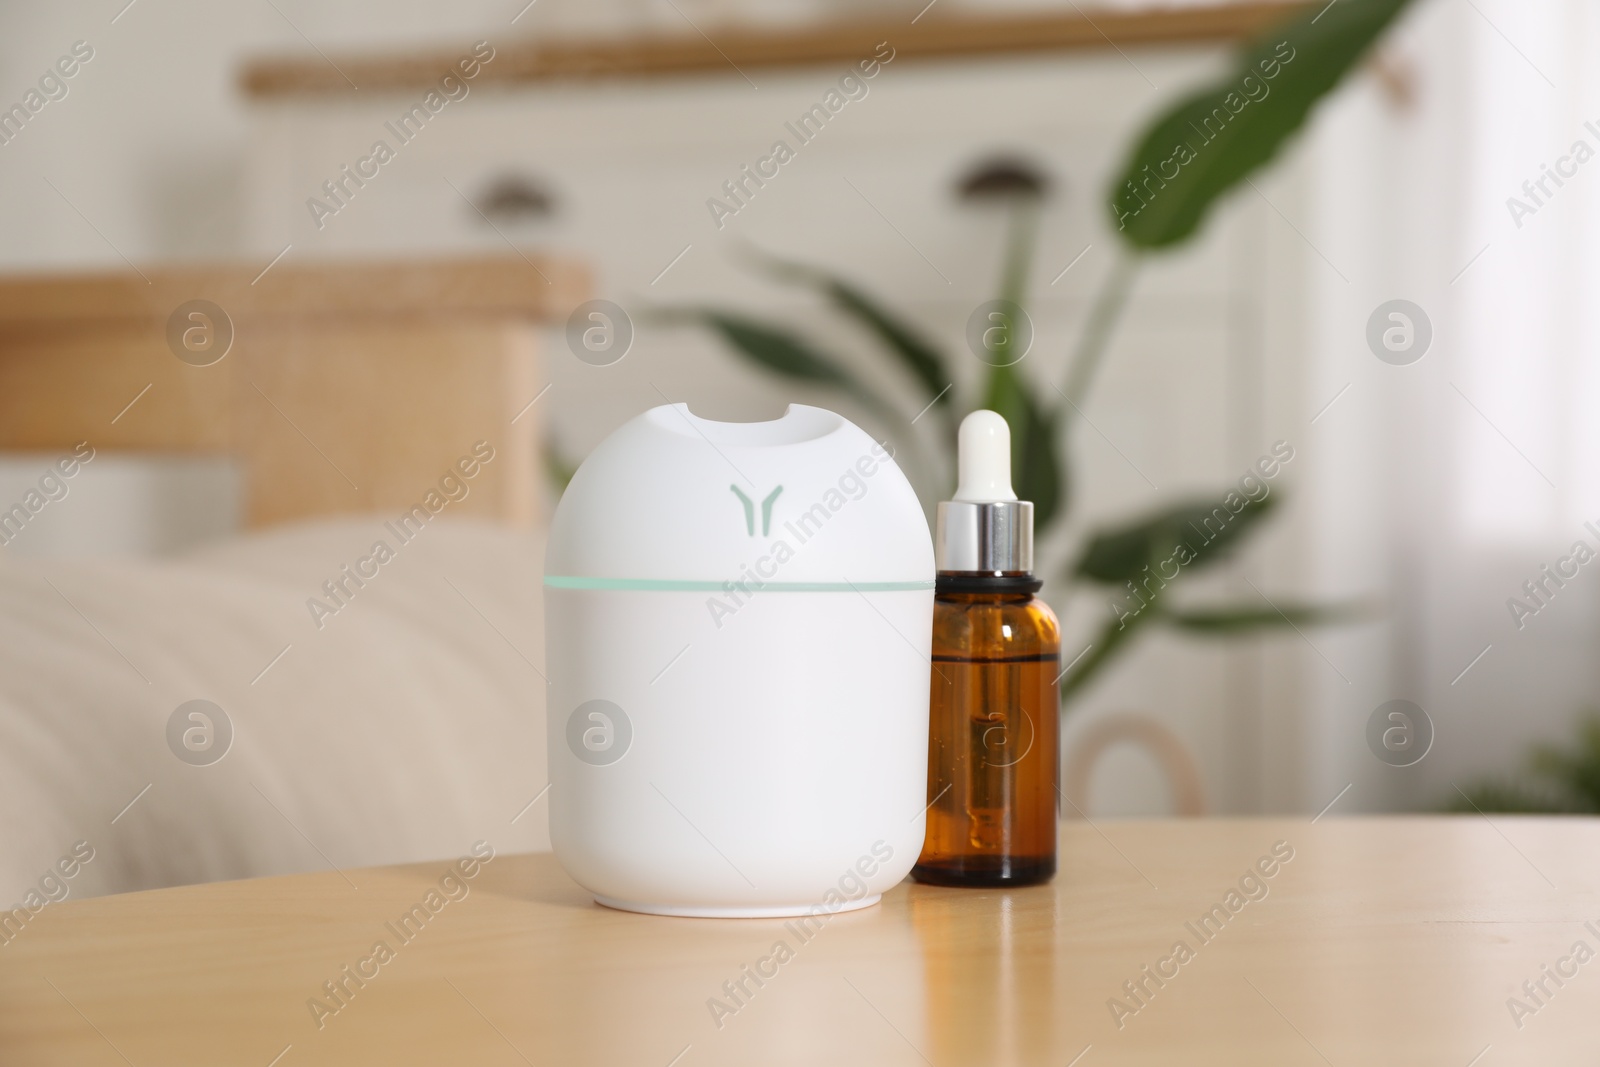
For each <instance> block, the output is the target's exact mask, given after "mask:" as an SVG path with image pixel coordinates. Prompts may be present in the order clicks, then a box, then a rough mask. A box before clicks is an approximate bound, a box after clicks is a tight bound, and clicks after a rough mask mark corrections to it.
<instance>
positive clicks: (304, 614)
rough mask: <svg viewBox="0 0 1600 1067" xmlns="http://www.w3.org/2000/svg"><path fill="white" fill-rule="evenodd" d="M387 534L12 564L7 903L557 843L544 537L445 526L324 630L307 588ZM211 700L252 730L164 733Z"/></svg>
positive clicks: (292, 535)
mask: <svg viewBox="0 0 1600 1067" xmlns="http://www.w3.org/2000/svg"><path fill="white" fill-rule="evenodd" d="M380 537H384V538H385V539H386V540H388V541H390V542H391V544H393V543H394V542H395V538H394V537H393V536H392V535H387V533H386V531H385V530H384V528H383V526H382V522H381V520H379V519H359V520H344V521H338V522H325V523H317V524H311V525H305V526H298V527H291V528H286V529H282V530H278V531H274V532H271V533H267V534H263V535H257V536H253V537H249V538H244V539H240V540H237V541H233V542H229V543H227V544H224V545H221V546H219V547H216V548H213V549H209V550H206V551H203V552H200V553H197V554H194V555H190V556H187V557H183V558H180V559H177V560H172V561H159V562H148V561H144V562H138V563H124V562H118V563H99V562H97V563H84V562H71V563H67V562H49V563H23V562H19V561H16V560H15V559H14V558H13V559H10V560H8V559H6V558H5V557H4V556H3V555H0V811H3V812H4V815H5V826H4V830H3V832H0V909H3V908H6V907H9V906H10V905H11V904H12V903H13V902H19V901H23V900H24V899H25V896H26V894H27V893H28V892H29V891H30V888H34V889H38V888H39V887H40V885H41V881H42V880H43V889H42V890H40V892H41V895H46V894H49V895H59V894H60V893H61V891H62V888H64V889H65V890H66V891H67V892H69V893H70V895H71V896H72V897H79V896H85V895H91V894H95V893H107V892H124V891H128V890H134V889H146V888H152V887H157V886H169V885H179V884H184V883H190V882H201V881H212V880H217V879H226V878H245V877H254V876H258V875H267V874H280V873H287V872H295V871H307V870H315V869H326V868H328V867H330V866H336V867H339V868H349V867H357V866H362V865H368V864H379V863H397V862H406V861H416V860H424V859H432V858H445V857H451V856H458V855H461V854H463V853H464V852H466V851H467V850H468V848H469V846H470V845H471V843H472V842H473V841H475V840H478V839H480V838H481V839H484V840H487V841H489V842H490V843H491V844H493V845H494V846H495V848H496V849H498V850H513V851H515V850H532V849H547V848H548V847H549V833H548V829H547V823H546V818H545V807H546V804H545V800H543V799H541V800H540V801H539V802H538V803H536V804H534V805H532V807H529V808H527V809H526V811H525V812H524V811H523V809H524V807H525V806H526V805H527V804H528V802H529V801H530V800H532V799H533V798H534V797H535V796H536V795H537V794H538V793H539V792H540V790H541V789H543V788H544V784H545V780H546V779H545V753H544V681H543V679H542V677H541V675H540V672H541V671H543V669H544V647H543V645H544V642H543V622H542V617H541V607H540V600H539V581H540V566H541V559H542V553H543V548H542V545H541V544H540V543H539V541H538V540H537V539H535V538H534V537H532V536H530V535H524V534H516V533H511V532H507V531H505V530H503V529H500V528H496V527H490V526H487V525H480V524H476V523H470V522H464V521H458V522H454V523H451V522H448V521H439V522H436V523H433V524H430V526H429V527H428V528H427V529H426V530H424V531H423V532H422V533H421V534H419V535H418V536H417V537H416V539H415V540H414V541H412V542H410V543H409V544H405V545H403V546H401V547H399V548H398V551H397V553H396V557H395V558H394V559H393V560H392V561H391V562H388V563H385V564H384V565H383V566H382V567H381V568H379V569H378V573H377V575H376V576H375V577H373V578H371V579H370V580H367V582H366V584H365V586H364V587H362V588H359V589H356V590H355V592H354V595H353V596H352V597H350V598H349V602H348V605H347V606H345V607H343V608H341V610H339V612H338V613H337V614H336V615H332V616H327V617H324V618H323V619H322V626H321V628H320V629H319V628H318V626H317V623H316V621H314V619H313V616H312V613H311V611H310V610H309V609H308V607H307V603H306V602H307V600H308V598H311V597H313V596H320V597H321V598H322V600H323V602H324V603H329V601H328V598H327V597H326V595H325V594H324V593H323V591H322V585H323V583H324V582H325V581H327V580H329V579H332V578H336V577H338V576H339V573H340V569H341V568H342V567H343V566H344V565H346V564H353V563H354V562H355V561H356V560H357V559H358V558H359V557H362V556H365V555H367V553H368V552H369V550H370V549H371V547H372V544H373V542H374V541H375V540H377V539H378V538H380ZM367 569H368V570H370V569H371V567H370V566H369V567H368V568H367ZM346 587H347V588H351V589H354V588H355V587H354V585H353V584H352V583H349V582H348V581H347V582H346ZM285 646H288V651H287V652H286V653H284V654H283V656H282V658H281V659H278V660H277V661H276V662H275V663H274V662H273V660H274V657H276V656H278V655H279V653H280V651H282V650H283V649H284V648H285ZM269 663H270V664H272V665H271V666H270V668H269V667H268V664H269ZM263 670H265V673H262V672H263ZM194 699H204V700H210V701H213V702H215V703H216V704H217V705H219V706H220V707H221V708H222V709H223V710H224V711H225V712H226V713H227V715H228V717H229V719H230V720H231V722H232V724H233V727H234V738H233V742H232V746H231V748H230V750H229V751H228V753H227V755H226V756H225V757H223V758H222V759H221V760H220V761H218V762H216V763H213V764H211V765H209V766H192V765H190V764H187V763H185V762H183V761H181V760H180V759H178V758H177V756H175V755H174V754H173V752H172V751H171V750H170V749H169V747H168V743H167V723H168V719H169V717H170V716H171V715H172V713H173V711H174V709H175V708H177V706H178V705H179V704H182V703H184V702H185V701H189V700H194ZM147 785H148V786H149V788H148V790H146V789H145V787H146V786H147ZM141 792H142V795H141ZM135 797H137V798H138V799H137V800H135V799H134V798H135ZM130 801H132V802H133V803H132V806H131V807H128V806H127V805H129V802H130ZM124 808H126V810H124ZM519 812H522V814H521V815H520V817H519ZM119 813H120V814H119ZM513 818H515V819H516V821H515V822H514V823H513V821H512V820H513ZM113 820H115V822H113ZM80 841H86V842H88V847H89V848H92V850H93V859H92V860H90V861H88V862H87V863H78V862H75V861H73V859H72V851H73V848H74V845H75V844H76V843H78V842H80ZM82 852H83V850H82V848H81V847H80V849H79V858H81V856H82ZM63 859H65V860H66V862H65V863H61V864H60V866H58V863H60V861H62V860H63ZM68 868H75V869H74V874H73V876H72V877H71V878H70V879H68V878H64V877H63V876H62V874H61V872H62V871H65V870H67V869H68ZM51 872H55V874H54V877H53V878H46V877H45V876H47V875H50V874H51ZM58 886H59V887H61V888H58ZM36 899H37V898H36Z"/></svg>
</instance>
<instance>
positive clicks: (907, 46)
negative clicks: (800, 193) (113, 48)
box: [242, 0, 1307, 99]
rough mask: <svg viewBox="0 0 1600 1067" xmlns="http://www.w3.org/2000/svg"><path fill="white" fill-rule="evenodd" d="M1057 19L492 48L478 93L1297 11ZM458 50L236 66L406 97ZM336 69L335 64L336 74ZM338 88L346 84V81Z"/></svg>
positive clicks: (1051, 44) (286, 85)
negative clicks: (882, 46)
mask: <svg viewBox="0 0 1600 1067" xmlns="http://www.w3.org/2000/svg"><path fill="white" fill-rule="evenodd" d="M1072 6H1073V10H1072V11H1071V12H1068V13H1063V14H1057V13H1050V14H1022V15H1004V16H970V15H950V16H941V15H940V14H939V13H938V12H937V9H935V11H934V12H933V13H930V14H928V16H927V17H926V18H919V19H918V20H917V21H916V22H914V23H913V22H912V21H911V16H910V14H908V15H907V16H906V17H905V18H901V19H894V20H892V21H890V20H878V21H865V20H849V21H844V20H840V21H833V22H828V23H819V24H816V25H811V26H795V27H785V28H772V29H755V28H750V27H734V26H722V27H718V26H708V27H704V28H705V29H706V31H707V35H705V36H702V35H701V34H699V33H697V32H692V31H690V30H689V29H688V28H687V26H686V28H685V32H684V33H682V34H671V35H668V34H661V33H657V34H650V35H638V36H632V37H606V38H595V39H591V40H569V41H548V42H547V41H538V40H532V39H526V38H525V39H521V40H512V41H500V40H496V41H493V42H492V43H493V44H494V47H495V49H496V55H495V58H494V61H493V62H491V63H489V64H488V65H487V66H484V67H483V68H482V71H481V73H480V74H479V75H478V77H477V79H476V80H477V83H478V84H486V83H493V84H499V85H502V86H510V85H517V84H524V83H529V82H538V81H546V80H553V79H568V80H582V79H615V78H645V77H658V76H663V75H674V74H714V73H727V74H733V73H735V72H736V71H737V72H746V71H752V70H761V69H764V68H773V67H802V66H814V65H818V64H826V63H836V62H854V61H856V60H859V59H861V58H863V57H865V56H868V55H871V54H872V51H873V48H874V47H875V46H876V44H877V43H878V42H879V41H887V42H889V44H890V45H891V46H892V47H893V48H894V49H895V59H896V61H903V60H905V59H923V60H926V59H952V58H975V57H982V56H992V55H1002V54H1020V53H1029V52H1059V51H1069V50H1073V49H1100V48H1111V47H1118V48H1121V47H1132V46H1136V45H1160V44H1191V43H1206V42H1228V41H1236V40H1241V39H1243V38H1246V37H1249V36H1251V35H1252V34H1255V33H1257V32H1259V31H1260V30H1262V29H1264V28H1265V27H1266V26H1268V25H1269V24H1271V23H1272V22H1273V21H1275V20H1278V19H1282V18H1285V17H1287V16H1288V15H1289V14H1290V13H1291V12H1293V11H1296V10H1298V9H1300V8H1302V7H1304V6H1307V5H1305V4H1302V3H1298V2H1294V3H1291V2H1285V0H1258V2H1254V3H1222V4H1217V5H1213V6H1206V7H1186V8H1170V9H1153V10H1146V11H1095V12H1092V14H1090V13H1084V9H1082V8H1080V7H1079V6H1078V5H1077V4H1073V5H1072ZM460 55H461V50H460V49H456V50H453V51H444V50H441V51H438V52H431V53H426V54H412V55H396V56H367V57H360V56H341V57H334V58H333V59H332V60H330V59H327V58H324V57H321V56H294V57H287V58H270V59H260V60H256V61H254V62H251V63H248V64H246V65H245V67H244V70H243V74H242V83H243V87H244V90H245V92H246V94H247V95H249V96H252V97H255V98H258V99H266V98H273V97H282V96H292V95H297V94H305V93H353V92H354V91H355V88H352V86H355V87H359V88H360V89H363V90H411V89H418V88H426V87H429V86H432V85H435V84H437V83H438V81H439V78H440V77H441V76H442V75H443V74H444V73H445V72H446V71H448V70H449V68H450V67H451V66H452V65H453V64H454V63H455V62H456V60H457V59H458V58H459V57H460ZM334 64H337V66H335V65H334ZM347 79H348V80H347Z"/></svg>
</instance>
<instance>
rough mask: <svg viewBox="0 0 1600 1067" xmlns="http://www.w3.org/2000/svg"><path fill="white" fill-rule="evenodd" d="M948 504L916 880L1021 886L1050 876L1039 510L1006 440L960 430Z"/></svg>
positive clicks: (1052, 717)
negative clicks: (1026, 494)
mask: <svg viewBox="0 0 1600 1067" xmlns="http://www.w3.org/2000/svg"><path fill="white" fill-rule="evenodd" d="M957 468H958V482H959V484H958V486H957V488H956V494H955V499H954V500H948V501H945V502H943V503H941V504H940V505H939V511H938V517H937V521H936V524H935V532H934V557H935V561H936V564H937V567H938V576H937V583H936V586H935V594H934V608H933V663H932V670H933V674H932V687H931V696H930V709H929V731H928V812H927V820H928V822H927V834H926V836H925V838H924V840H923V845H922V855H921V856H920V857H918V859H917V865H916V866H915V867H914V868H912V871H911V873H912V876H913V877H914V878H916V879H917V880H918V881H919V882H928V883H931V884H934V885H947V886H1023V885H1034V884H1036V883H1039V882H1047V881H1049V880H1050V878H1051V877H1053V876H1054V875H1055V873H1056V819H1057V807H1056V798H1057V795H1058V793H1057V787H1056V776H1057V769H1058V765H1059V759H1058V755H1057V743H1056V738H1057V734H1058V729H1057V724H1058V721H1059V716H1060V709H1059V706H1058V698H1057V690H1056V682H1057V675H1058V673H1059V671H1060V666H1059V661H1060V659H1061V627H1060V624H1059V623H1058V622H1057V621H1056V617H1055V614H1054V613H1053V612H1052V611H1051V610H1050V608H1049V606H1048V605H1046V604H1045V603H1044V602H1043V601H1041V600H1039V599H1037V598H1036V597H1035V596H1034V594H1035V593H1037V592H1038V591H1039V589H1040V588H1041V586H1042V585H1043V583H1042V582H1041V581H1040V580H1039V579H1037V578H1035V577H1034V576H1033V504H1032V503H1030V502H1028V501H1026V500H1018V499H1017V494H1016V493H1015V492H1014V491H1012V488H1011V431H1010V428H1009V427H1008V426H1007V425H1006V421H1005V419H1003V418H1001V417H1000V416H999V415H998V414H996V413H995V412H992V411H974V412H973V413H972V414H970V415H968V416H967V417H966V419H965V420H963V421H962V423H961V429H960V433H959V440H958V442H957Z"/></svg>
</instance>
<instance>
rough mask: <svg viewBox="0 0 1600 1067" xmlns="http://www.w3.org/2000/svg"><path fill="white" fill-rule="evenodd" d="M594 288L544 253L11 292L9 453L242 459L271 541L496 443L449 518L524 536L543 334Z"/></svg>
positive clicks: (41, 285) (405, 496)
mask: <svg viewBox="0 0 1600 1067" xmlns="http://www.w3.org/2000/svg"><path fill="white" fill-rule="evenodd" d="M587 289H588V278H587V276H586V273H585V272H584V271H583V270H582V268H580V267H578V266H576V265H573V264H571V263H566V262H561V261H555V260H551V259H543V258H538V257H533V258H530V259H523V258H518V257H507V258H493V259H464V260H455V261H448V260H427V261H419V262H415V263H407V262H403V261H402V262H396V261H390V262H384V263H370V264H361V263H332V264H329V263H323V264H319V265H311V266H295V265H291V264H288V263H277V264H275V265H274V266H272V267H271V268H270V269H268V270H267V271H265V272H264V273H263V272H262V270H261V265H259V264H257V265H254V266H252V267H249V268H246V267H235V266H227V267H215V268H186V269H177V270H162V271H145V272H144V273H142V274H140V273H130V272H119V273H116V274H104V275H84V274H62V275H57V276H49V275H31V276H27V277H11V278H0V449H3V450H13V451H14V450H51V451H53V450H57V449H64V450H70V449H71V448H72V447H73V446H74V445H75V444H77V443H78V442H80V441H88V442H89V443H90V444H91V445H93V446H94V447H95V448H96V449H97V450H98V449H113V450H143V451H148V452H169V453H170V452H181V453H211V454H217V453H223V454H227V455H230V456H232V457H234V458H235V459H236V460H237V461H238V462H239V464H240V465H241V466H242V469H243V474H244V478H245V502H246V503H245V519H246V522H247V524H249V525H251V526H261V525H266V524H270V523H276V522H283V521H286V520H291V519H299V518H306V517H310V516H315V515H326V514H333V513H347V512H371V511H378V512H395V513H398V512H402V511H405V510H406V509H408V508H410V507H411V506H412V505H414V504H416V503H417V502H418V501H419V500H421V498H422V497H423V495H424V494H425V493H427V491H428V490H429V489H430V488H433V487H434V486H436V485H437V484H438V482H439V479H440V478H441V477H442V476H443V475H444V474H445V473H447V472H448V471H449V470H450V468H451V467H452V466H453V465H454V464H455V463H456V461H457V460H458V459H459V458H461V457H463V456H465V455H468V454H469V453H470V452H471V451H472V447H473V445H474V443H475V442H478V441H488V442H489V443H490V444H491V445H493V447H494V449H495V453H496V454H495V459H494V461H493V462H492V463H490V464H489V465H487V466H486V467H485V468H484V470H483V472H482V474H481V475H480V476H479V477H477V478H475V479H474V481H473V483H472V487H471V492H470V494H469V495H468V496H467V498H466V499H465V500H463V501H462V502H461V503H460V504H459V505H452V509H451V510H452V511H453V512H461V513H470V514H475V515H478V516H480V517H486V518H495V519H499V520H502V521H505V522H509V523H512V524H515V525H519V526H526V525H529V524H532V523H533V522H534V521H535V519H536V517H537V510H538V503H537V502H538V499H539V497H538V458H537V453H538V441H539V433H538V428H537V427H538V406H537V405H535V406H532V407H530V406H528V405H529V404H530V402H531V401H533V399H534V398H535V397H536V396H537V395H538V394H539V390H540V388H541V386H542V381H541V375H540V374H539V373H538V365H537V360H538V334H539V330H540V327H541V325H543V324H548V323H552V322H557V323H559V322H564V321H565V319H566V317H567V315H568V314H569V312H570V311H571V310H572V309H573V308H574V307H575V306H576V305H577V304H578V303H579V302H581V301H582V300H584V299H585V298H586V296H587ZM193 301H209V302H210V304H211V305H215V306H216V307H219V308H221V309H222V312H223V314H222V315H221V316H218V315H217V314H216V313H215V311H214V310H212V308H210V307H207V306H205V305H199V304H192V303H191V302H193ZM196 316H198V317H196ZM230 323H231V329H232V335H233V336H232V341H231V345H230V346H229V347H228V349H227V351H226V354H225V355H222V356H221V358H220V359H215V357H216V355H217V353H218V352H219V351H220V348H219V347H218V346H219V345H220V344H221V343H222V342H223V341H224V340H225V339H226V332H227V330H228V328H229V324H230ZM180 353H181V355H180ZM213 359H215V362H211V360H213Z"/></svg>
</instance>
